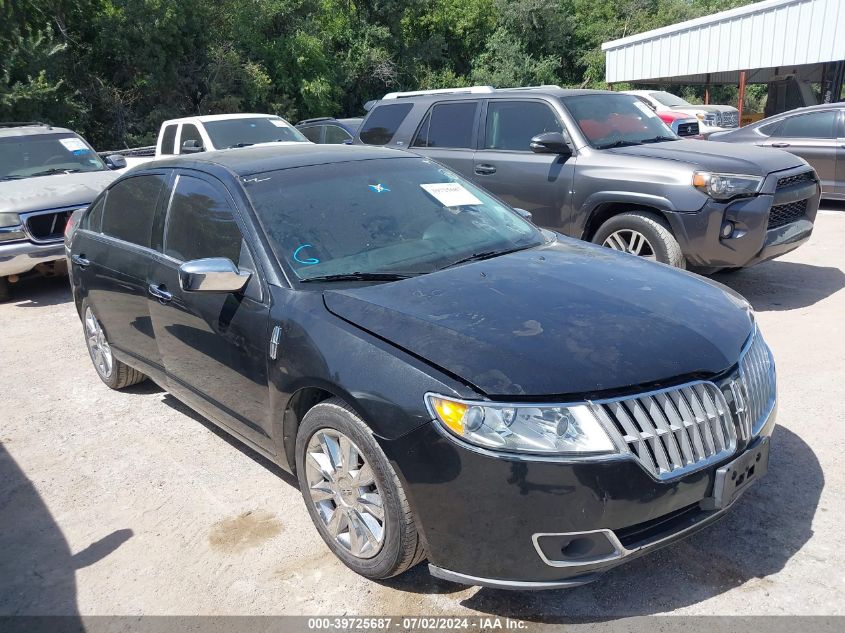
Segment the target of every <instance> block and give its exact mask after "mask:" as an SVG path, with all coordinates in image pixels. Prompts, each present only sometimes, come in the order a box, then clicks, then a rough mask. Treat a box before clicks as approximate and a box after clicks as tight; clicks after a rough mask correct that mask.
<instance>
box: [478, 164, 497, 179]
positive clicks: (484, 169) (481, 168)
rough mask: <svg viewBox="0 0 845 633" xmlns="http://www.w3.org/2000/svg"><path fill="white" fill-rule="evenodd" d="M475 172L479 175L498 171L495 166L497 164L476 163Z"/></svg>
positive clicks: (487, 174)
mask: <svg viewBox="0 0 845 633" xmlns="http://www.w3.org/2000/svg"><path fill="white" fill-rule="evenodd" d="M475 173H476V174H478V175H479V176H489V175H490V174H495V173H496V167H495V165H486V164H482V165H476V166H475Z"/></svg>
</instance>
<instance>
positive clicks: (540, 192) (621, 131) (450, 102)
mask: <svg viewBox="0 0 845 633" xmlns="http://www.w3.org/2000/svg"><path fill="white" fill-rule="evenodd" d="M355 142H356V143H360V144H367V145H383V146H387V147H393V148H401V149H410V150H411V151H413V152H416V153H418V154H421V155H423V156H426V157H428V158H431V159H433V160H436V161H438V162H440V163H443V164H444V165H445V166H447V167H449V168H451V169H453V170H455V171H457V172H458V173H460V174H461V175H463V176H464V177H466V178H469V179H470V180H471V181H472V182H473V183H475V184H477V185H479V186H482V187H484V188H485V189H487V190H488V191H490V192H492V193H493V194H495V195H497V196H499V197H500V198H501V199H502V200H504V201H505V202H506V203H508V204H510V205H511V206H513V207H515V208H520V209H524V210H526V211H528V212H529V213H531V214H532V216H533V219H534V221H535V222H536V223H537V224H539V225H540V226H542V227H545V228H549V229H552V230H554V231H557V232H559V233H563V234H565V235H568V236H571V237H577V238H580V239H583V240H587V241H591V242H594V243H596V244H601V245H603V246H607V247H610V248H614V249H616V250H622V251H625V252H628V253H631V254H635V255H639V256H642V257H646V258H648V259H653V260H657V261H659V262H662V263H665V264H671V265H673V266H677V267H685V266H687V265H688V266H689V267H694V268H695V269H696V270H697V271H698V272H708V273H709V272H713V271H715V270H719V269H726V268H741V267H744V266H750V265H752V264H755V263H757V262H760V261H764V260H766V259H771V258H772V257H777V256H778V255H782V254H783V253H786V252H789V251H791V250H793V249H795V248H797V247H798V246H800V245H801V244H803V243H804V242H805V241H806V240H807V239H809V237H810V234H811V233H812V230H813V222H814V220H815V216H816V210H817V209H818V204H819V195H820V187H819V180H818V176H817V175H816V173H815V171H813V169H812V167H810V166H809V165H808V164H807V162H806V161H804V160H803V159H801V158H799V157H797V156H793V155H791V154H787V153H786V152H783V151H780V150H774V149H766V148H761V147H743V146H740V145H734V146H729V145H724V144H722V145H720V144H716V143H705V142H702V141H697V140H683V139H681V138H679V137H678V136H677V135H676V134H674V133H673V132H672V130H670V129H669V128H668V127H667V126H666V125H665V124H664V123H663V122H662V121H661V120H660V118H659V117H658V116H657V114H655V112H654V111H653V110H652V109H651V108H649V107H647V106H646V104H644V103H643V102H642V101H641V100H640V99H639V98H637V97H635V96H632V95H627V94H620V93H618V92H608V91H600V90H571V89H563V88H559V87H557V86H541V87H536V88H513V89H501V90H497V89H494V88H491V87H489V86H476V87H471V88H462V89H454V90H449V91H446V92H443V91H430V92H423V93H419V92H415V93H392V94H388V95H386V96H385V97H383V98H382V99H381V100H380V101H378V102H377V103H376V104H375V105H374V106H373V107H372V108H371V109H370V111H369V113H368V115H367V118H366V119H364V122H363V123H362V124H361V127H360V129H359V130H358V134H357V136H356V141H355Z"/></svg>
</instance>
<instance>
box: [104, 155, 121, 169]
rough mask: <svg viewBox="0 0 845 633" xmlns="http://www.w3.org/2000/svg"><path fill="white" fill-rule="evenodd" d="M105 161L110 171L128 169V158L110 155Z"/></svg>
mask: <svg viewBox="0 0 845 633" xmlns="http://www.w3.org/2000/svg"><path fill="white" fill-rule="evenodd" d="M103 161H104V162H105V163H106V167H108V168H109V169H124V168H125V167H126V158H125V157H123V156H121V155H120V154H109V155H108V156H106V157H105V158H104V159H103Z"/></svg>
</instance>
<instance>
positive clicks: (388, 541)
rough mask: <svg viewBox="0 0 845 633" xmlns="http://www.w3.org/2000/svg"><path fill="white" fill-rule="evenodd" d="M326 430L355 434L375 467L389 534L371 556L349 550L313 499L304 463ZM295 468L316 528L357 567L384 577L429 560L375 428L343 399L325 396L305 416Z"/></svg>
mask: <svg viewBox="0 0 845 633" xmlns="http://www.w3.org/2000/svg"><path fill="white" fill-rule="evenodd" d="M321 430H334V431H339V432H340V433H342V434H343V435H345V436H347V437H348V438H349V439H351V440H352V442H354V444H355V445H356V448H357V449H358V452H359V453H360V455H361V456H362V457H363V458H364V459H365V460H366V462H367V463H368V464H369V465H370V467H371V469H372V472H373V475H374V479H375V483H376V485H377V486H378V492H379V494H380V495H381V498H382V499H381V501H382V506H381V507H382V508H383V510H384V526H383V529H384V536H383V542H382V545H381V549H380V550H379V551H378V553H377V554H375V555H374V556H372V557H371V558H359V557H357V556H355V555H353V554H352V553H351V552H349V551H347V550H346V549H344V547H343V546H341V545H340V544H339V543H338V542H337V541H336V540H335V538H334V537H333V536H332V535H331V534H330V533H329V531H328V529H327V528H326V525H325V524H324V523H323V519H322V518H321V517H320V515H319V513H318V510H317V507H316V505H315V503H314V501H313V500H312V497H311V492H310V487H309V484H308V477H307V474H306V466H305V460H306V458H307V457H306V451H307V449H308V444H309V442H310V441H311V438H312V436H313V435H314V434H315V433H317V432H318V431H321ZM296 472H297V478H298V479H299V489H300V491H301V492H302V496H303V497H304V500H305V506H306V508H307V509H308V514H309V515H311V520H312V521H313V522H314V525H315V526H316V528H317V531H318V532H319V533H320V536H322V537H323V540H324V541H325V543H326V545H328V546H329V549H331V550H332V552H333V553H334V554H335V555H336V556H337V557H338V558H339V559H340V560H341V561H343V563H344V564H345V565H346V566H347V567H349V568H350V569H351V570H352V571H354V572H356V573H358V574H360V575H362V576H365V577H366V578H372V579H376V580H377V579H384V578H390V577H391V576H396V575H398V574H401V573H402V572H404V571H407V570H408V569H410V568H411V567H413V566H415V565H417V564H418V563H420V562H422V561H423V560H424V559H425V556H426V554H425V549H424V547H423V543H422V540H421V539H420V536H419V533H418V532H417V528H416V524H415V521H414V515H413V512H412V511H411V507H410V505H409V504H408V499H407V497H406V496H405V491H404V490H403V489H402V483H401V482H400V481H399V478H398V477H397V476H396V472H395V471H394V470H393V467H392V466H391V465H390V462H389V461H388V459H387V457H386V456H385V454H384V452H383V451H382V450H381V447H379V445H378V443H377V442H376V440H375V438H373V434H372V431H371V430H370V428H369V427H368V426H367V425H366V424H365V423H364V421H363V420H361V418H360V417H358V415H357V414H356V413H355V412H354V411H353V410H352V409H351V408H350V407H349V406H348V405H347V404H346V403H345V402H343V401H342V400H340V399H338V398H331V399H329V400H325V401H323V402H321V403H319V404H317V405H316V406H314V407H313V408H312V409H311V410H309V411H308V413H307V414H306V415H305V418H304V419H303V421H302V424H301V425H300V427H299V430H298V433H297V437H296Z"/></svg>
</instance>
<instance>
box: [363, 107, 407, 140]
mask: <svg viewBox="0 0 845 633" xmlns="http://www.w3.org/2000/svg"><path fill="white" fill-rule="evenodd" d="M413 107H414V105H413V104H412V103H391V104H389V105H380V106H376V108H375V110H373V111H372V112H370V116H368V117H367V119H366V120H365V121H364V125H363V126H361V133H360V134H359V136H360V137H361V141H362V142H364V143H366V144H367V145H386V144H387V143H389V142H390V139H392V138H393V135H394V134H396V130H398V129H399V126H400V125H402V121H404V120H405V117H407V116H408V113H409V112H410V111H411V108H413Z"/></svg>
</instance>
